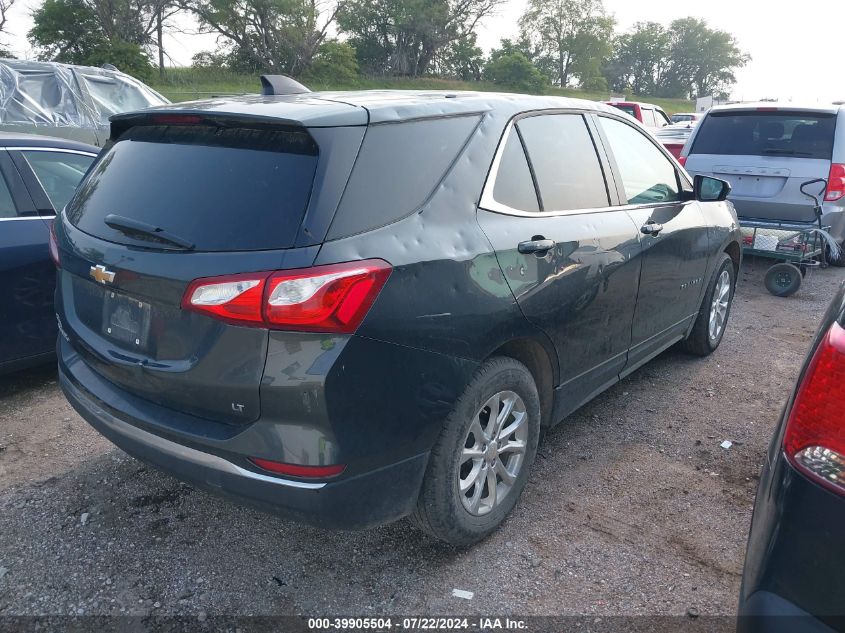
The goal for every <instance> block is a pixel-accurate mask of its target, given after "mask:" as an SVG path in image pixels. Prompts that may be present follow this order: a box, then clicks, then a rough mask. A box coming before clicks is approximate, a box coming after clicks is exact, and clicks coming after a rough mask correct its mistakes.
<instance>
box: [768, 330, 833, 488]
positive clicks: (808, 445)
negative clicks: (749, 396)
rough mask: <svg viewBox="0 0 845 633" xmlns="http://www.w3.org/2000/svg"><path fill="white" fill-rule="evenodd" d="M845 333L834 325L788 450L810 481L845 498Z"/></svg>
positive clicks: (819, 352)
mask: <svg viewBox="0 0 845 633" xmlns="http://www.w3.org/2000/svg"><path fill="white" fill-rule="evenodd" d="M843 407H845V329H843V328H842V326H840V325H839V324H838V323H834V324H833V325H832V326H831V328H830V329H829V330H828V331H827V333H825V335H824V336H823V337H822V340H821V342H820V343H819V346H818V348H817V349H816V351H815V353H814V354H813V358H812V359H811V360H810V364H809V365H808V366H807V370H806V372H805V373H804V378H803V380H802V381H801V385H800V386H799V387H798V393H797V394H796V396H795V402H794V403H793V405H792V410H791V411H790V413H789V419H788V420H787V423H786V432H785V434H784V440H783V448H784V452H785V453H786V457H787V459H788V460H789V461H790V463H791V464H792V465H793V466H795V468H797V469H798V470H799V471H801V472H802V473H804V474H805V475H807V476H808V477H809V478H810V479H812V480H814V481H817V482H818V483H821V484H822V485H824V486H826V487H827V488H829V489H831V490H833V491H834V492H837V493H839V494H841V495H845V413H843V411H845V408H843Z"/></svg>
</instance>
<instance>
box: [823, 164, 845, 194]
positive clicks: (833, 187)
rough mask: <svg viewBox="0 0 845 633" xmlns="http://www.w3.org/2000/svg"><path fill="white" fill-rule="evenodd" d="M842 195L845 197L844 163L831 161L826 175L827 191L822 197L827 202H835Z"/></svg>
mask: <svg viewBox="0 0 845 633" xmlns="http://www.w3.org/2000/svg"><path fill="white" fill-rule="evenodd" d="M843 197H845V165H843V164H842V163H833V164H832V165H831V166H830V174H829V175H828V177H827V193H826V194H825V195H824V199H825V200H827V201H828V202H836V201H837V200H840V199H842V198H843Z"/></svg>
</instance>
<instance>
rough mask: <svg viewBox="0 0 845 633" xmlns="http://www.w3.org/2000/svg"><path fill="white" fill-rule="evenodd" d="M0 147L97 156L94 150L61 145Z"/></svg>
mask: <svg viewBox="0 0 845 633" xmlns="http://www.w3.org/2000/svg"><path fill="white" fill-rule="evenodd" d="M0 149H5V150H7V151H10V152H59V153H60V154H80V155H82V156H90V157H91V158H97V154H95V153H94V152H88V151H85V150H81V149H65V148H63V147H3V148H0Z"/></svg>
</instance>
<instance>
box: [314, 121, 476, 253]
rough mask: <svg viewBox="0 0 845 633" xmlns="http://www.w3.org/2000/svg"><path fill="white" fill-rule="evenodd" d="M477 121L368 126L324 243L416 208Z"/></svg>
mask: <svg viewBox="0 0 845 633" xmlns="http://www.w3.org/2000/svg"><path fill="white" fill-rule="evenodd" d="M478 121H479V117H478V116H459V117H444V118H438V119H424V120H418V121H408V122H405V123H378V124H374V125H371V126H370V127H369V128H368V129H367V133H366V135H365V136H364V142H363V144H362V145H361V151H360V152H359V154H358V160H356V161H355V167H354V168H353V169H352V175H351V176H350V179H349V184H348V186H347V187H346V191H345V192H344V194H343V199H342V200H341V202H340V206H339V207H338V210H337V213H336V214H335V217H334V220H333V221H332V225H331V228H330V230H329V234H328V239H330V240H331V239H338V238H341V237H346V236H349V235H354V234H356V233H362V232H364V231H368V230H372V229H375V228H378V227H381V226H385V225H387V224H390V223H392V222H395V221H397V220H400V219H402V218H404V217H406V216H408V215H410V214H411V213H413V212H414V211H416V210H417V209H419V208H420V207H421V206H422V205H423V204H424V203H425V202H426V200H427V199H428V197H429V196H430V195H431V194H432V192H433V191H434V189H435V188H436V187H437V185H438V184H439V183H440V181H441V180H442V179H443V177H444V176H445V175H446V172H447V171H448V170H449V168H450V167H451V165H452V163H453V162H454V160H455V158H457V156H458V153H459V152H460V151H461V148H463V146H464V145H465V144H466V142H467V140H468V139H469V136H470V134H471V133H472V132H473V130H475V128H476V126H477V125H478Z"/></svg>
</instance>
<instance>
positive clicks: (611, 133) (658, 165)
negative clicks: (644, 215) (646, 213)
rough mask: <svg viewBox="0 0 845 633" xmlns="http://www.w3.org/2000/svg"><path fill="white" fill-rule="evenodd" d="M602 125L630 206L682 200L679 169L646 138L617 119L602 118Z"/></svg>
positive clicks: (600, 119)
mask: <svg viewBox="0 0 845 633" xmlns="http://www.w3.org/2000/svg"><path fill="white" fill-rule="evenodd" d="M599 121H601V126H602V128H603V129H604V133H605V135H606V136H607V140H608V142H609V143H610V150H611V151H612V152H613V157H614V158H615V159H616V165H617V166H618V168H619V176H620V177H621V179H622V183H623V185H624V186H625V195H626V196H627V198H628V204H648V203H653V202H670V201H674V200H678V199H679V198H680V196H679V194H678V176H677V174H676V173H675V166H674V165H673V164H672V162H671V161H670V160H669V159H668V158H666V156H665V155H664V154H663V152H661V151H660V150H659V149H657V147H655V146H654V143H652V142H651V141H650V140H649V139H648V137H647V136H646V135H645V134H643V133H642V132H640V131H639V130H637V129H635V128H634V127H633V126H630V125H628V124H626V123H622V122H621V121H616V120H615V119H608V118H606V117H600V118H599Z"/></svg>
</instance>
